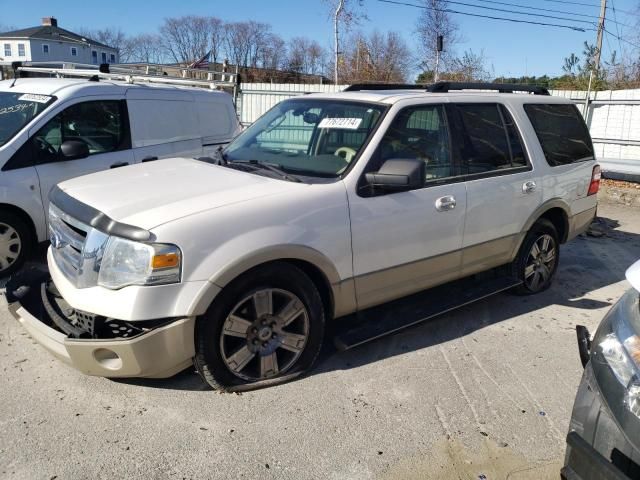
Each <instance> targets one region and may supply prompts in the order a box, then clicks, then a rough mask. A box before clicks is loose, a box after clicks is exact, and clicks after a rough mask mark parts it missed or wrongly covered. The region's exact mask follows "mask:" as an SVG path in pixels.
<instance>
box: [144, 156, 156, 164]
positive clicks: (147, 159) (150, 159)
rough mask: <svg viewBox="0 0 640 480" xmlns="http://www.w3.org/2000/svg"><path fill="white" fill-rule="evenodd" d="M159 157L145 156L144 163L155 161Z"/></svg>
mask: <svg viewBox="0 0 640 480" xmlns="http://www.w3.org/2000/svg"><path fill="white" fill-rule="evenodd" d="M157 159H158V157H144V158H143V159H142V163H144V162H153V161H154V160H157Z"/></svg>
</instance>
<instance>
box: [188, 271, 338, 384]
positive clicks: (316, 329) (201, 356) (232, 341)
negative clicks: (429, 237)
mask: <svg viewBox="0 0 640 480" xmlns="http://www.w3.org/2000/svg"><path fill="white" fill-rule="evenodd" d="M324 323H325V314H324V308H323V304H322V300H321V298H320V294H319V293H318V290H317V288H316V286H315V285H314V283H313V282H312V281H311V279H310V278H309V277H308V276H307V275H306V274H305V273H304V272H302V271H301V270H300V269H298V268H297V267H295V266H293V265H290V264H287V263H280V262H277V263H273V264H270V265H267V266H264V267H260V268H258V269H254V270H252V271H250V272H247V273H246V274H244V275H242V276H241V277H239V278H238V279H236V280H234V281H233V282H232V283H231V284H230V285H228V286H227V287H225V289H224V290H223V291H222V292H221V293H220V296H219V297H218V298H217V299H216V300H215V302H214V303H213V305H212V306H211V307H210V308H209V311H208V312H207V313H206V314H205V315H204V316H202V317H201V318H199V319H198V321H197V324H196V356H195V361H194V363H195V365H196V368H197V370H198V372H199V373H200V375H201V376H202V377H203V379H204V380H205V381H206V382H207V383H208V384H209V385H210V386H211V387H213V388H214V389H216V390H229V391H233V390H238V389H249V388H251V387H257V386H260V385H264V384H267V383H268V384H271V383H277V382H278V381H282V380H284V379H289V378H292V377H295V376H297V375H299V374H301V373H303V372H304V371H306V370H308V369H309V368H311V366H312V365H313V362H314V361H315V359H316V357H317V356H318V353H319V352H320V347H321V346H322V340H323V334H324Z"/></svg>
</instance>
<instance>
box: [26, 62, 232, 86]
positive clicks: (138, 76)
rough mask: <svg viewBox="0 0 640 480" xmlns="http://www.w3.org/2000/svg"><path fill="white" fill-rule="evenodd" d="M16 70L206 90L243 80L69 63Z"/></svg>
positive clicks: (226, 75)
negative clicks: (159, 73)
mask: <svg viewBox="0 0 640 480" xmlns="http://www.w3.org/2000/svg"><path fill="white" fill-rule="evenodd" d="M13 67H14V71H15V72H16V74H17V75H16V77H17V76H18V74H21V73H22V72H25V73H27V72H32V73H41V74H48V75H54V76H56V77H58V78H65V77H67V78H74V77H80V78H88V79H89V80H92V81H97V80H115V81H124V82H127V83H159V84H165V85H177V86H190V87H205V88H210V89H212V90H215V89H218V88H222V87H228V88H235V87H237V81H238V79H239V76H238V75H237V74H235V73H227V72H215V71H207V70H200V69H191V68H183V69H181V72H182V73H183V77H173V76H168V75H155V74H147V73H142V72H140V71H136V70H134V69H127V68H125V67H119V66H113V65H109V64H101V65H100V66H99V68H96V67H93V68H92V67H91V66H85V65H82V66H79V68H75V66H73V65H71V68H69V65H67V64H65V65H63V67H62V68H57V67H47V66H41V65H40V66H38V65H24V64H22V63H21V62H14V65H13ZM192 71H193V72H197V74H199V75H206V77H207V78H206V80H205V79H203V80H199V79H194V78H189V77H188V76H187V75H189V74H190V73H191V72H192ZM20 76H22V75H20ZM216 76H218V77H220V80H217V79H216Z"/></svg>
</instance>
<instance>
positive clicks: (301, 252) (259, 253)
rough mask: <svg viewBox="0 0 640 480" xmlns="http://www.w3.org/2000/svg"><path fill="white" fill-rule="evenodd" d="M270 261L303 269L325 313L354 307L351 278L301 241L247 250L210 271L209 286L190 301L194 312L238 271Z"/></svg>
mask: <svg viewBox="0 0 640 480" xmlns="http://www.w3.org/2000/svg"><path fill="white" fill-rule="evenodd" d="M273 262H286V263H290V264H292V265H294V266H296V267H298V268H299V269H300V270H302V271H303V272H305V273H306V274H307V275H308V276H309V278H310V279H311V281H312V282H313V283H314V284H315V285H316V288H318V291H319V293H320V296H321V298H322V301H323V305H324V307H325V310H326V313H327V315H328V316H331V317H336V316H342V315H344V314H346V313H351V312H353V311H355V310H356V303H355V288H354V286H353V285H354V284H353V279H348V280H343V279H342V278H341V277H340V275H339V273H338V271H337V269H336V267H335V266H334V265H333V263H332V262H331V261H330V260H329V259H328V258H327V257H326V256H325V255H324V254H322V253H321V252H319V251H317V250H315V249H313V248H311V247H306V246H302V245H278V246H272V247H266V248H263V249H260V250H256V251H253V252H250V253H248V254H247V255H245V256H243V257H241V258H239V259H237V260H235V261H233V262H231V263H229V264H228V265H226V266H224V267H223V268H221V269H220V270H219V271H218V272H216V273H215V274H214V275H212V276H211V278H210V279H209V282H210V285H211V287H212V288H210V289H208V291H206V292H202V294H201V295H200V298H199V299H198V300H197V301H196V302H194V305H195V307H194V315H202V314H203V313H204V312H205V311H206V310H207V308H208V307H209V306H210V305H211V303H212V302H213V301H214V300H215V297H216V296H217V294H218V293H219V292H220V291H221V290H222V289H223V288H224V287H226V286H227V285H228V284H229V283H231V282H232V281H233V280H235V279H236V278H238V277H239V276H240V275H243V274H245V273H248V272H250V271H251V270H254V269H256V268H261V267H264V266H265V265H268V264H270V263H273Z"/></svg>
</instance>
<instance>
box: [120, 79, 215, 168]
mask: <svg viewBox="0 0 640 480" xmlns="http://www.w3.org/2000/svg"><path fill="white" fill-rule="evenodd" d="M127 106H128V109H129V118H130V121H131V139H132V146H133V155H134V158H135V160H136V162H147V161H152V160H157V159H161V158H171V157H199V156H201V155H202V138H201V136H200V128H199V126H198V116H197V113H196V107H195V103H194V101H193V98H192V94H191V92H189V91H186V90H178V89H172V90H170V89H140V88H130V89H129V90H128V91H127Z"/></svg>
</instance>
